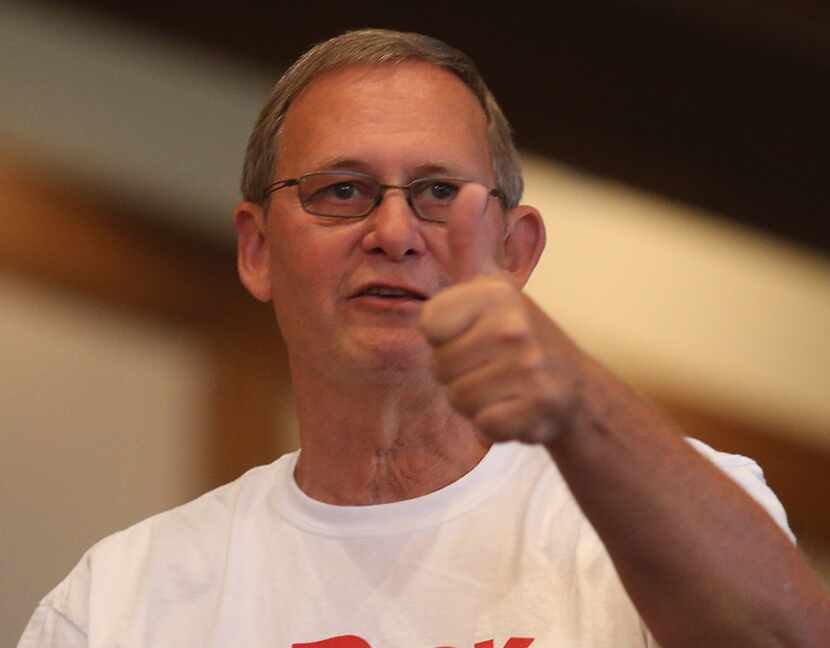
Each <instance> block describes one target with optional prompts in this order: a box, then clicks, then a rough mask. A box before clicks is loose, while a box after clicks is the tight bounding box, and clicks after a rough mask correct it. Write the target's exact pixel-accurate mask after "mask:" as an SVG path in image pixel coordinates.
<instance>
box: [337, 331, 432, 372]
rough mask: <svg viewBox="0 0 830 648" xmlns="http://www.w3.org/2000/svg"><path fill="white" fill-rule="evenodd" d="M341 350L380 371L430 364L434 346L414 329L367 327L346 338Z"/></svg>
mask: <svg viewBox="0 0 830 648" xmlns="http://www.w3.org/2000/svg"><path fill="white" fill-rule="evenodd" d="M342 350H343V351H344V352H345V353H346V355H347V356H348V357H349V359H350V361H351V363H352V364H355V365H357V366H362V367H364V368H366V369H370V370H372V369H373V370H377V371H380V372H384V371H391V372H396V371H397V372H407V371H417V370H425V369H428V368H429V364H430V356H431V349H430V346H429V344H427V342H426V340H425V339H424V338H423V336H422V335H421V334H420V333H418V332H417V331H415V330H414V329H366V330H363V331H361V332H360V334H359V335H353V336H351V337H350V339H349V340H347V341H346V340H344V344H343V347H342Z"/></svg>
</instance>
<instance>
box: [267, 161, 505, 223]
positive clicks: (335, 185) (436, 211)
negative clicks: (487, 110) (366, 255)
mask: <svg viewBox="0 0 830 648" xmlns="http://www.w3.org/2000/svg"><path fill="white" fill-rule="evenodd" d="M293 186H296V187H297V189H298V191H299V195H300V203H301V204H302V206H303V209H305V211H307V212H308V213H309V214H314V215H315V216H325V217H329V218H342V219H350V218H355V219H356V218H364V217H365V216H368V215H369V213H370V212H371V211H372V210H373V209H375V208H376V207H377V206H378V205H380V203H381V202H382V201H383V197H384V195H385V194H386V191H387V190H388V189H400V190H401V191H403V192H405V193H406V201H407V203H408V204H409V206H410V207H411V208H412V211H414V212H415V214H416V215H417V216H418V218H420V219H422V220H425V221H432V222H435V223H446V222H447V221H449V219H450V218H452V215H453V212H454V211H458V210H459V209H465V210H468V209H476V208H480V209H481V211H484V208H485V206H486V205H487V201H488V200H489V199H490V196H494V197H496V198H498V199H499V200H500V201H501V203H502V206H505V201H506V199H505V196H504V193H503V192H502V191H500V190H499V189H489V188H487V187H485V186H484V185H482V184H480V183H478V182H474V181H472V180H463V179H461V178H439V177H434V178H419V179H418V180H413V181H412V182H410V183H409V184H406V185H390V184H381V183H380V182H378V181H377V180H376V179H375V178H373V177H372V176H370V175H365V174H363V173H353V172H339V171H331V172H330V171H322V172H319V173H307V174H305V175H303V176H300V177H299V178H291V179H290V180H278V181H277V182H274V183H273V184H271V185H268V187H266V189H265V193H264V199H267V198H268V197H269V196H270V195H271V194H272V193H274V192H276V191H279V190H280V189H284V188H285V187H293Z"/></svg>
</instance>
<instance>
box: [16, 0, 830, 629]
mask: <svg viewBox="0 0 830 648" xmlns="http://www.w3.org/2000/svg"><path fill="white" fill-rule="evenodd" d="M514 4H515V3H514ZM365 26H376V27H391V28H399V29H405V30H413V31H421V32H425V33H429V34H431V35H434V36H437V37H439V38H442V39H444V40H446V41H448V42H449V43H451V44H453V45H455V46H457V47H459V48H461V49H463V50H465V51H466V52H467V53H469V54H470V55H471V56H472V57H473V58H474V59H475V60H476V61H477V62H478V64H479V66H480V68H481V71H482V73H483V74H484V76H485V78H486V80H487V81H488V83H489V84H490V86H491V88H492V89H493V91H494V92H495V94H496V96H497V97H498V98H499V100H500V101H501V103H502V106H503V108H504V109H505V111H506V113H507V115H508V117H509V118H510V119H511V121H512V123H513V125H514V128H515V131H516V137H517V141H518V145H519V148H520V149H521V151H522V153H523V158H524V166H525V170H526V176H527V177H526V179H527V192H526V197H525V201H526V202H529V203H532V204H534V205H536V206H538V207H539V208H540V209H541V210H542V212H543V214H544V216H545V219H546V222H547V225H548V232H549V243H548V249H547V252H546V254H545V257H544V259H543V262H542V264H541V267H540V268H539V270H538V272H537V273H536V275H535V277H534V279H533V280H532V283H531V285H530V286H529V291H530V293H531V294H532V295H533V296H534V297H535V298H536V299H537V300H538V301H539V302H540V303H541V304H542V305H543V306H544V307H545V308H546V309H547V310H548V312H549V313H550V314H551V315H553V316H554V317H555V318H556V319H557V320H558V321H560V323H561V324H562V325H563V326H564V327H565V329H566V330H568V331H569V332H570V334H571V335H573V336H574V337H575V338H576V339H577V340H578V341H579V342H580V343H581V344H582V345H583V346H584V347H585V348H587V349H588V350H589V351H590V352H592V353H593V354H595V355H596V356H598V357H599V358H600V359H601V360H602V361H603V362H605V363H606V364H607V365H609V366H610V367H612V368H613V369H614V370H616V371H617V372H618V373H620V374H621V375H622V376H623V377H625V378H626V379H627V380H628V381H629V382H630V383H632V384H633V385H634V386H635V387H636V388H638V389H639V390H640V391H642V392H643V393H645V394H647V395H648V396H650V397H651V398H653V399H654V400H656V401H657V402H658V403H659V404H660V405H661V406H662V407H663V408H664V409H665V410H666V411H667V412H668V413H669V414H671V415H672V416H673V417H674V418H675V419H676V420H677V421H678V422H679V423H680V424H681V425H682V426H683V427H684V430H685V432H686V433H687V434H689V435H690V436H695V437H698V438H700V439H703V440H704V441H707V442H708V443H710V444H712V445H714V446H715V447H717V448H719V449H722V450H726V451H730V452H737V453H740V454H745V455H749V456H752V457H753V458H755V459H756V460H758V461H759V462H760V463H761V465H762V466H763V468H764V470H765V474H766V478H767V480H768V482H769V483H770V484H771V486H772V487H773V489H774V490H775V491H776V492H777V493H778V495H779V496H780V498H781V499H782V501H783V502H784V504H785V507H786V508H787V510H788V512H789V516H790V522H791V525H792V527H793V529H794V531H795V533H796V535H797V536H798V538H799V544H800V547H801V548H802V550H803V551H804V552H805V554H806V555H807V557H808V559H809V560H810V561H811V563H812V564H813V565H814V567H815V568H816V569H817V570H818V571H819V572H820V573H822V574H823V578H825V579H827V580H828V581H830V507H828V504H827V499H828V494H830V369H828V366H830V342H828V333H830V258H829V257H830V225H828V202H829V201H828V198H830V182H828V178H827V164H826V156H827V152H828V149H829V148H830V147H828V145H829V144H830V136H828V127H827V115H828V114H830V99H828V94H827V93H826V88H827V80H828V78H829V77H828V73H830V9H828V7H827V6H826V5H824V4H822V3H819V2H815V1H811V0H775V1H773V0H769V1H767V2H748V1H746V2H743V1H735V2H730V3H721V2H716V1H715V0H705V1H696V2H691V0H689V1H679V2H672V3H665V2H658V1H657V0H653V1H651V0H620V1H618V2H612V1H610V0H606V1H597V2H583V3H575V2H572V3H558V4H556V5H555V6H548V11H547V12H545V14H544V15H542V14H541V13H537V12H536V11H534V10H531V9H529V8H527V7H523V6H509V7H505V6H501V7H499V8H498V9H496V8H487V5H485V4H484V3H481V4H480V5H479V6H477V7H473V6H471V7H470V9H469V10H468V9H465V8H464V6H463V5H462V4H458V3H446V4H445V5H440V6H438V5H431V4H430V5H418V6H414V7H413V6H411V5H407V6H406V7H404V6H403V5H401V6H400V7H399V6H393V5H390V4H387V3H381V2H375V3H371V2H370V3H355V2H352V3H316V4H315V3H308V2H303V3H293V2H290V3H289V2H284V3H263V4H262V6H260V5H257V4H254V3H251V4H245V3H239V2H237V3H233V5H225V4H215V5H212V4H210V3H203V2H201V3H199V2H194V1H191V0H185V1H180V2H174V1H170V2H167V3H158V4H155V3H120V2H119V3H115V2H104V1H96V0H67V1H64V2H60V3H57V2H54V3H52V2H45V1H32V0H30V1H28V2H23V1H13V0H0V367H2V371H0V448H1V449H2V450H1V451H0V511H2V513H3V515H2V521H1V522H0V645H14V644H15V642H16V641H17V639H18V637H19V634H20V632H21V631H22V628H23V625H24V624H25V622H26V620H27V619H28V617H29V615H30V614H31V612H32V610H33V608H34V606H35V604H36V602H37V601H38V600H39V599H40V598H41V597H42V596H43V595H44V594H45V593H46V592H47V591H48V590H49V589H51V588H52V587H53V586H54V585H55V584H57V582H58V581H59V580H60V579H62V578H63V577H64V576H65V575H66V573H67V572H68V571H69V570H70V569H71V568H72V566H73V565H74V564H75V563H76V562H77V561H78V560H79V558H80V556H81V555H82V553H83V551H84V550H85V549H87V548H88V547H89V546H90V545H91V544H93V543H94V542H95V541H97V540H98V539H100V538H101V537H103V536H105V535H107V534H109V533H111V532H113V531H115V530H117V529H120V528H123V527H125V526H128V525H130V524H132V523H134V522H136V521H138V520H140V519H142V518H144V517H147V516H148V515H152V514H154V513H156V512H159V511H162V510H164V509H167V508H170V507H172V506H175V505H177V504H180V503H182V502H184V501H187V500H188V499H191V498H193V497H195V496H196V495H198V494H199V493H202V492H204V491H206V490H208V489H210V488H212V487H215V486H217V485H219V484H221V483H224V482H226V481H228V480H231V479H233V478H235V477H236V476H237V475H239V474H240V473H242V472H243V471H244V470H246V469H247V468H249V467H250V466H253V465H256V464H260V463H265V462H270V461H272V460H273V459H274V458H276V456H278V455H279V454H280V453H282V452H284V451H286V450H290V449H292V448H293V447H295V445H296V424H295V422H294V419H293V414H292V408H291V403H290V399H291V395H290V384H289V381H288V377H287V372H286V366H285V359H284V352H283V348H282V343H281V340H280V337H279V332H278V330H277V329H276V327H275V325H274V323H273V321H272V318H271V315H270V314H269V311H268V309H267V307H265V306H263V305H261V304H258V303H256V302H254V301H253V299H251V298H250V297H248V296H246V295H245V294H244V293H243V291H242V288H241V286H240V285H239V283H238V280H237V279H236V274H235V258H234V238H233V229H232V226H231V213H232V210H233V207H234V205H235V203H236V202H237V201H238V199H239V193H238V189H237V184H238V179H239V170H240V166H241V161H242V156H243V152H244V147H245V144H246V141H247V137H248V134H249V132H250V129H251V127H252V126H253V123H254V120H255V119H256V116H257V114H258V112H259V109H260V107H261V105H262V103H263V101H264V99H265V97H266V95H267V93H268V91H269V89H270V86H271V85H272V83H273V82H274V80H275V79H276V78H277V77H278V76H279V74H280V72H281V71H282V70H283V69H284V67H285V66H286V64H288V63H289V62H290V61H291V60H293V59H294V58H295V57H296V56H297V55H298V54H299V53H301V52H302V51H303V50H304V49H305V48H307V47H308V46H309V45H311V44H313V43H315V42H317V41H319V40H322V39H325V38H328V37H330V36H333V35H335V34H337V33H339V32H341V31H343V30H345V29H349V28H359V27H365ZM759 569H763V565H759Z"/></svg>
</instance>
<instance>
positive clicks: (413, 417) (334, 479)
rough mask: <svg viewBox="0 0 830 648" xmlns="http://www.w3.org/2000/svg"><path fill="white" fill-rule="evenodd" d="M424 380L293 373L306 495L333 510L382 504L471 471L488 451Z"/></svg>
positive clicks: (300, 476) (411, 375)
mask: <svg viewBox="0 0 830 648" xmlns="http://www.w3.org/2000/svg"><path fill="white" fill-rule="evenodd" d="M424 373H425V372H422V373H419V372H417V371H414V370H412V371H408V372H405V373H404V372H401V373H399V374H394V375H384V376H377V375H373V376H370V377H369V379H368V380H366V379H365V378H364V379H362V380H361V379H356V378H355V377H354V376H351V377H350V379H349V380H344V379H343V378H342V377H332V376H329V375H324V374H320V373H316V372H313V371H309V370H307V369H301V368H297V367H294V366H292V380H293V384H294V392H295V397H296V403H297V416H298V419H299V424H300V439H301V446H302V452H301V453H300V458H299V460H298V462H297V467H296V471H295V479H296V480H297V484H298V485H299V487H300V488H301V489H302V490H303V492H305V493H306V494H307V495H309V496H310V497H313V498H314V499H317V500H319V501H322V502H327V503H331V504H342V505H365V504H381V503H386V502H396V501H401V500H405V499H411V498H413V497H418V496H421V495H426V494H427V493H431V492H433V491H436V490H438V489H439V488H442V487H443V486H446V485H448V484H450V483H452V482H454V481H456V480H457V479H459V478H460V477H462V476H463V475H464V474H466V473H467V472H469V471H470V470H471V469H472V468H473V467H474V466H475V465H476V464H477V463H478V462H479V461H480V460H481V458H482V457H483V456H484V455H485V454H486V452H487V449H488V447H489V444H488V443H487V442H486V441H485V440H484V439H483V438H482V436H481V435H480V434H479V433H478V432H477V431H476V430H475V427H474V426H473V425H472V424H471V423H470V422H469V421H467V420H466V419H465V418H464V417H462V416H460V415H459V414H457V413H456V412H455V411H454V410H453V409H452V407H451V406H450V404H449V403H448V402H447V399H446V397H445V395H444V393H443V390H442V388H441V387H440V386H439V385H438V384H437V383H436V382H435V381H434V380H433V379H432V378H431V377H429V376H426V375H423V374H424Z"/></svg>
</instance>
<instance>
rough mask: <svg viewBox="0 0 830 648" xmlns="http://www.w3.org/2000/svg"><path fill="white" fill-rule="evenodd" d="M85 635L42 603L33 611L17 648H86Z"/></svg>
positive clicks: (49, 606)
mask: <svg viewBox="0 0 830 648" xmlns="http://www.w3.org/2000/svg"><path fill="white" fill-rule="evenodd" d="M86 646H87V637H86V634H85V633H84V632H83V631H82V630H81V629H80V628H79V627H78V626H76V625H75V624H74V623H72V621H70V620H69V619H68V618H66V617H65V616H64V615H63V614H61V613H60V612H58V611H57V610H56V609H55V608H53V607H52V606H51V605H50V604H49V603H48V602H46V601H44V602H42V603H41V604H40V605H38V606H37V608H36V609H35V612H34V614H33V615H32V618H31V619H30V620H29V624H28V625H27V626H26V629H25V630H24V631H23V636H22V637H20V643H18V644H17V648H86Z"/></svg>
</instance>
